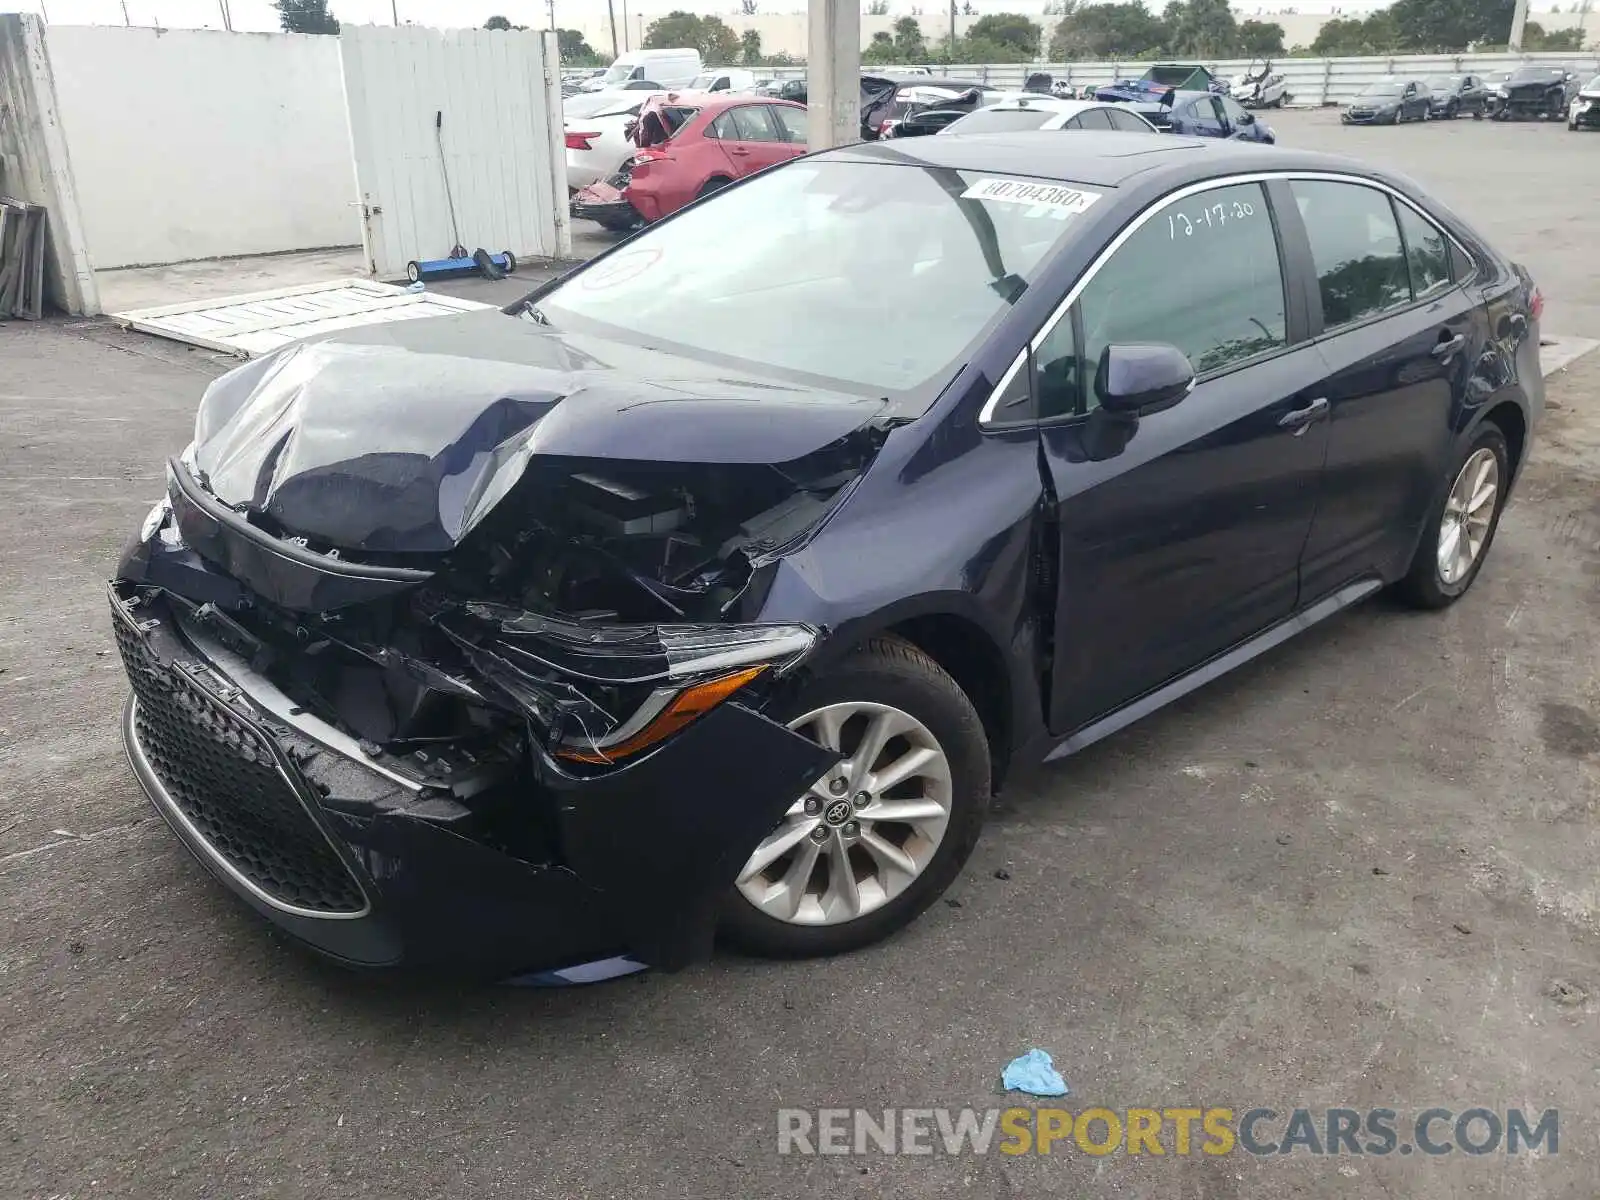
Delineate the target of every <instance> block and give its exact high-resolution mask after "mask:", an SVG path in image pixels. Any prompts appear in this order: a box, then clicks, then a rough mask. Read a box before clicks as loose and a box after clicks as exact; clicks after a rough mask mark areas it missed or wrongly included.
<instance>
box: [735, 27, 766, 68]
mask: <svg viewBox="0 0 1600 1200" xmlns="http://www.w3.org/2000/svg"><path fill="white" fill-rule="evenodd" d="M739 58H740V59H741V60H742V61H743V62H744V65H745V66H747V67H753V66H755V65H756V64H757V63H759V62H760V61H761V35H760V34H759V33H757V32H756V31H755V30H754V29H746V30H745V31H744V32H743V33H741V34H740V35H739Z"/></svg>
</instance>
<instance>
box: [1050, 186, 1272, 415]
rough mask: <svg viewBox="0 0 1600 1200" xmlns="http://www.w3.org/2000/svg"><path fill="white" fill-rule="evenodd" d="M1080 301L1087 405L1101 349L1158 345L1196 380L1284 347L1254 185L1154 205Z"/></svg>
mask: <svg viewBox="0 0 1600 1200" xmlns="http://www.w3.org/2000/svg"><path fill="white" fill-rule="evenodd" d="M1078 304H1079V309H1080V314H1081V319H1082V324H1083V346H1082V350H1081V359H1082V363H1083V366H1084V371H1085V380H1086V386H1085V387H1084V389H1083V390H1084V392H1085V398H1086V400H1087V402H1088V403H1087V406H1086V407H1091V408H1092V407H1094V406H1095V405H1097V404H1098V402H1099V397H1098V396H1096V395H1095V394H1094V389H1093V386H1092V379H1093V372H1094V367H1095V365H1096V364H1097V363H1098V362H1099V361H1100V356H1101V354H1103V353H1104V352H1105V349H1106V347H1107V346H1111V345H1116V344H1121V343H1129V342H1165V343H1167V344H1168V345H1172V346H1176V347H1177V348H1178V349H1179V350H1182V351H1183V352H1184V353H1185V354H1186V355H1188V356H1189V361H1190V362H1191V363H1192V364H1193V365H1194V369H1195V370H1196V371H1197V372H1199V373H1201V374H1204V373H1206V372H1210V371H1218V370H1222V369H1223V368H1226V367H1229V366H1232V365H1234V364H1235V363H1238V362H1242V361H1243V360H1245V359H1247V358H1253V357H1255V356H1256V355H1258V354H1264V353H1267V352H1269V351H1271V350H1276V349H1278V348H1279V347H1282V346H1285V345H1287V344H1288V322H1287V318H1286V309H1285V304H1284V288H1283V267H1282V264H1281V262H1280V260H1279V257H1278V240H1277V236H1276V234H1275V233H1274V231H1273V226H1272V214H1271V211H1270V210H1269V208H1268V207H1267V200H1266V196H1265V194H1264V193H1263V192H1262V190H1261V186H1260V185H1259V184H1254V183H1251V184H1237V185H1235V186H1232V187H1221V188H1213V189H1211V190H1210V191H1205V192H1201V193H1199V194H1198V195H1194V196H1189V197H1187V198H1185V199H1182V200H1176V201H1173V202H1172V203H1170V204H1167V205H1164V206H1162V207H1161V208H1160V209H1158V210H1156V212H1155V215H1154V216H1152V217H1151V218H1150V219H1149V220H1148V221H1146V222H1145V223H1144V224H1143V225H1142V226H1140V227H1139V229H1138V230H1136V231H1135V232H1134V234H1133V236H1132V237H1130V238H1129V239H1128V240H1127V241H1126V242H1124V243H1123V244H1122V246H1120V247H1119V248H1118V249H1117V251H1116V253H1115V254H1113V255H1112V256H1111V258H1110V259H1108V260H1107V261H1106V263H1105V264H1104V265H1103V266H1102V267H1101V268H1100V271H1099V273H1098V274H1096V275H1095V277H1094V278H1093V279H1092V280H1090V282H1089V285H1088V286H1087V287H1086V288H1084V290H1083V293H1082V295H1081V296H1080V297H1079V300H1078ZM1063 324H1065V322H1063ZM1059 329H1060V326H1059V325H1058V326H1057V330H1059ZM1048 357H1049V356H1048V355H1043V354H1041V359H1042V360H1043V359H1047V358H1048ZM1043 369H1044V364H1043V362H1041V370H1043Z"/></svg>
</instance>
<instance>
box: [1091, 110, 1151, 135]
mask: <svg viewBox="0 0 1600 1200" xmlns="http://www.w3.org/2000/svg"><path fill="white" fill-rule="evenodd" d="M1101 111H1102V112H1104V113H1105V115H1106V119H1107V120H1109V121H1110V122H1111V128H1113V129H1119V130H1121V131H1122V132H1123V133H1149V132H1150V126H1148V125H1146V124H1145V123H1144V122H1143V121H1142V120H1140V119H1139V118H1138V117H1136V116H1134V115H1133V114H1132V113H1125V112H1119V111H1118V110H1117V109H1114V108H1110V109H1102V110H1101Z"/></svg>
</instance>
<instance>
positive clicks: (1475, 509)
mask: <svg viewBox="0 0 1600 1200" xmlns="http://www.w3.org/2000/svg"><path fill="white" fill-rule="evenodd" d="M1510 482H1511V461H1510V452H1509V450H1508V449H1507V447H1506V438H1505V434H1504V433H1502V432H1501V430H1500V427H1499V426H1498V425H1494V424H1485V425H1484V426H1482V427H1481V428H1480V429H1479V430H1478V433H1477V436H1476V437H1474V438H1473V439H1472V442H1471V444H1470V445H1469V446H1468V447H1467V448H1466V451H1465V453H1463V454H1462V455H1461V457H1460V459H1459V461H1457V462H1456V464H1455V469H1454V470H1453V471H1452V472H1451V475H1450V485H1449V487H1448V488H1447V490H1446V491H1445V494H1444V496H1443V497H1442V498H1441V499H1440V500H1439V502H1438V504H1437V505H1435V507H1434V510H1433V512H1432V513H1430V514H1429V517H1428V528H1427V532H1425V533H1424V534H1423V536H1422V541H1421V543H1420V544H1419V545H1418V546H1417V553H1416V556H1415V557H1414V558H1413V559H1412V560H1411V567H1410V569H1409V570H1408V571H1407V572H1406V576H1405V578H1404V579H1402V580H1401V581H1400V583H1399V585H1398V587H1397V588H1396V591H1397V592H1398V593H1399V595H1400V596H1401V598H1402V599H1404V600H1405V601H1406V602H1407V603H1409V604H1412V605H1414V606H1416V607H1417V608H1448V607H1449V606H1450V605H1452V604H1454V603H1455V602H1456V601H1457V600H1459V599H1460V598H1461V597H1462V596H1464V595H1466V593H1467V589H1468V588H1470V587H1471V586H1472V582H1473V580H1475V579H1477V577H1478V572H1479V571H1480V570H1481V569H1482V568H1483V562H1484V559H1486V558H1487V557H1488V556H1489V547H1490V546H1491V545H1492V544H1493V542H1494V535H1495V530H1496V529H1498V528H1499V527H1500V512H1501V509H1502V508H1503V507H1504V506H1505V500H1506V488H1507V486H1508V485H1509V484H1510Z"/></svg>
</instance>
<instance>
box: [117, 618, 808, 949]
mask: <svg viewBox="0 0 1600 1200" xmlns="http://www.w3.org/2000/svg"><path fill="white" fill-rule="evenodd" d="M111 602H112V608H113V623H114V626H115V631H116V637H117V646H118V649H119V651H120V652H121V655H122V659H123V663H124V666H125V667H126V669H127V672H128V676H129V680H130V682H131V683H132V685H133V696H132V697H131V699H130V700H129V702H128V705H127V707H126V710H125V713H124V719H123V737H124V741H125V744H126V747H127V752H128V758H129V761H130V763H131V764H132V766H133V769H134V773H135V775H136V776H137V777H138V779H139V782H140V784H141V785H142V786H143V788H144V790H145V792H146V793H147V794H148V795H149V797H150V800H151V802H152V803H153V804H154V805H155V807H156V809H157V811H158V812H159V813H160V814H161V815H162V817H163V818H164V819H165V820H166V821H167V823H168V824H169V825H170V826H171V827H172V829H173V831H174V832H175V833H176V834H177V835H178V837H179V838H180V839H181V840H182V841H183V842H184V844H185V845H186V846H187V847H188V848H189V849H190V850H191V851H192V852H193V853H194V855H195V856H196V857H197V858H199V859H200V861H201V862H202V863H203V864H204V865H205V866H206V867H207V869H208V870H210V871H211V873H212V874H213V875H215V876H216V877H217V878H218V879H219V880H220V881H221V882H222V883H223V884H225V885H226V886H227V887H228V888H229V889H230V890H232V891H233V892H234V893H235V894H236V895H237V896H238V897H239V898H240V899H242V900H243V901H244V902H245V903H246V904H248V905H249V906H250V907H251V908H253V909H255V910H256V911H257V912H258V913H260V914H261V915H262V916H264V917H266V918H267V919H268V920H270V921H272V922H273V923H274V924H276V925H277V926H279V927H280V928H282V929H283V930H284V931H286V932H287V933H289V934H291V935H292V936H294V937H295V938H297V939H298V940H299V941H301V942H302V943H304V944H306V945H307V946H309V947H311V948H312V949H314V950H316V951H318V952H320V953H322V954H324V955H326V956H329V957H331V958H333V959H336V960H338V961H340V962H343V963H346V964H349V965H354V966H362V967H397V966H405V967H412V968H423V969H447V970H452V971H463V972H468V973H472V974H477V975H483V976H488V977H502V978H503V977H506V976H508V975H513V974H518V973H522V972H529V971H536V970H542V969H553V968H564V967H568V966H571V965H573V964H582V963H589V962H593V961H595V960H597V959H604V958H607V957H610V956H618V955H623V956H630V957H632V958H635V959H637V960H639V961H641V962H645V963H649V964H653V965H657V966H663V967H668V968H672V967H678V966H682V965H684V964H685V963H687V962H690V961H693V960H694V959H696V958H700V957H703V956H704V955H705V954H707V953H709V950H710V945H711V935H712V926H713V918H714V912H715V907H716V904H717V902H718V901H719V899H720V898H721V896H722V895H723V894H724V893H725V892H726V891H727V889H728V888H729V887H730V885H731V884H732V882H733V879H734V876H735V875H736V874H737V872H738V870H739V868H740V866H741V865H742V864H743V862H744V860H745V858H746V857H747V856H748V854H749V851H750V849H751V848H752V847H754V846H755V845H756V844H757V843H758V842H759V841H760V839H761V838H762V837H763V836H765V834H766V833H767V832H768V831H769V830H770V829H771V828H772V826H773V825H775V824H776V823H777V821H778V820H779V818H780V817H781V815H782V813H783V812H784V810H785V809H786V808H787V807H788V805H789V804H790V803H791V802H792V801H793V798H794V797H795V796H797V795H799V794H800V793H801V792H803V791H804V789H805V788H806V786H807V785H808V784H809V783H810V782H811V781H812V780H814V779H816V778H817V777H818V776H819V775H821V774H822V772H823V771H825V770H826V769H827V768H828V767H829V766H830V765H831V764H832V763H833V761H834V760H835V758H836V756H835V755H833V754H831V753H829V752H827V751H824V750H822V749H821V748H820V747H818V746H816V745H814V744H813V743H811V742H808V741H806V740H805V739H803V738H800V737H798V736H796V735H795V734H792V733H790V732H789V731H787V730H786V729H784V728H783V727H782V726H780V725H777V724H776V723H774V722H772V721H770V720H768V719H766V718H765V717H762V716H760V715H759V714H757V713H755V712H753V711H751V710H750V709H748V708H745V707H743V706H741V705H739V704H737V703H734V702H729V703H726V704H723V705H721V706H719V707H718V708H716V709H715V710H713V711H711V712H710V713H707V714H706V715H705V716H704V717H702V718H701V719H700V720H698V721H696V722H695V723H694V724H693V725H691V726H690V727H689V728H687V729H685V730H684V731H683V732H682V733H680V734H678V735H677V736H675V737H674V738H672V739H670V740H669V741H667V742H665V743H663V744H662V745H661V746H660V747H659V748H658V749H656V750H654V751H653V752H651V753H649V754H646V755H644V756H642V757H641V758H640V760H639V761H637V762H635V763H632V764H631V765H629V766H626V767H623V768H620V769H616V770H611V771H608V772H605V773H604V774H600V775H596V776H594V777H590V778H581V777H577V776H574V775H569V774H567V773H565V772H563V771H562V770H561V769H560V768H559V767H557V766H556V765H555V764H554V763H553V762H552V761H551V760H549V759H547V758H545V757H544V756H543V754H542V752H540V751H535V750H532V749H530V748H529V747H528V746H526V745H525V744H521V743H520V742H518V743H516V744H513V745H508V746H506V747H504V748H503V749H502V750H501V751H500V752H491V753H490V754H487V755H485V754H482V753H479V754H476V755H458V754H453V753H452V752H451V750H450V749H449V748H446V749H444V750H443V751H436V752H434V753H431V754H422V755H416V756H411V757H407V758H405V759H396V758H393V757H392V756H389V755H386V754H385V753H383V752H382V751H381V750H380V749H378V748H377V747H374V746H372V745H371V744H370V743H367V744H358V743H356V742H355V741H353V740H352V739H350V738H349V737H347V736H345V735H344V734H342V733H341V732H340V731H338V730H337V729H334V728H333V727H332V726H328V725H326V724H324V723H322V722H320V721H318V720H317V719H316V718H314V717H312V716H310V715H309V714H307V713H305V712H304V711H303V710H301V709H299V708H297V707H296V706H295V705H294V704H293V703H292V702H291V701H289V700H288V698H287V697H285V696H284V695H283V694H282V693H281V692H279V691H277V689H276V688H274V687H273V685H272V684H271V683H270V682H269V681H267V680H266V679H264V678H262V677H260V676H259V675H257V674H255V672H254V671H253V670H252V669H251V668H250V666H249V664H247V663H245V662H244V661H243V660H240V659H237V658H236V657H234V656H233V655H231V653H230V652H229V651H227V650H226V649H225V648H224V647H222V646H221V645H220V644H219V643H215V642H213V641H211V640H210V639H208V637H207V636H206V633H205V631H204V629H202V628H200V627H198V626H196V625H195V624H194V622H193V621H192V620H191V619H189V618H187V617H185V616H183V615H182V614H181V613H179V612H178V611H176V608H175V606H173V605H170V604H168V603H164V602H163V601H162V599H161V594H160V593H159V592H154V593H149V592H147V593H146V594H145V595H144V596H142V597H141V596H138V595H135V594H134V592H133V590H132V589H130V588H127V587H119V586H113V588H112V590H111ZM501 755H503V757H500V756H501ZM530 758H531V759H532V762H533V765H532V768H531V770H530V768H529V766H528V760H529V759H530ZM507 778H510V779H514V780H517V781H519V783H518V788H517V790H516V795H515V796H514V797H512V798H511V799H512V801H513V806H512V811H511V812H510V814H509V816H508V815H507V813H506V811H505V809H504V804H503V801H504V800H505V796H504V791H505V788H504V783H505V781H506V779H507ZM530 780H531V783H530V782H529V781H530ZM497 787H499V793H498V794H499V796H500V799H501V802H502V803H501V808H500V811H499V812H498V814H497V815H496V816H494V817H493V818H491V817H490V816H489V815H488V813H487V812H486V807H487V806H486V805H485V803H484V802H483V798H484V797H486V796H490V795H495V794H497V793H496V791H495V789H496V788H497Z"/></svg>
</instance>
